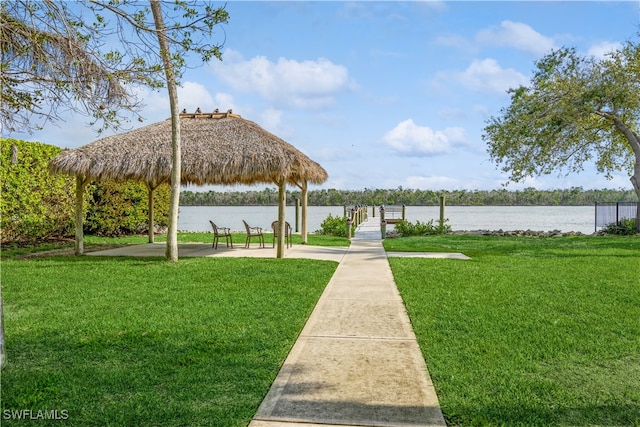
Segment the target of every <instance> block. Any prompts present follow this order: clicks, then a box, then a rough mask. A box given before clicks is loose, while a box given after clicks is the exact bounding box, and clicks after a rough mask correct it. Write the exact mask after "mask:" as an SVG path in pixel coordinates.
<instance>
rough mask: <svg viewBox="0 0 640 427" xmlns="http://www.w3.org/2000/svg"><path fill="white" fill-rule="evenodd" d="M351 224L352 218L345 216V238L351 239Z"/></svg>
mask: <svg viewBox="0 0 640 427" xmlns="http://www.w3.org/2000/svg"><path fill="white" fill-rule="evenodd" d="M351 224H353V220H352V219H351V218H347V239H351Z"/></svg>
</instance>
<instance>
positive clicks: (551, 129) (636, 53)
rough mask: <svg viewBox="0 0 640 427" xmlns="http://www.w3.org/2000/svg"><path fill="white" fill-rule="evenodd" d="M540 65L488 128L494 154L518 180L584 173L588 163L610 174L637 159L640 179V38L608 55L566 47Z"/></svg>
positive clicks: (625, 168)
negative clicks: (600, 57)
mask: <svg viewBox="0 0 640 427" xmlns="http://www.w3.org/2000/svg"><path fill="white" fill-rule="evenodd" d="M535 65H536V71H535V73H534V75H533V78H532V80H531V84H530V85H529V86H528V87H525V86H521V87H519V88H517V89H512V90H510V93H511V104H510V105H509V106H508V107H506V108H503V109H502V110H501V111H500V114H499V115H498V116H497V117H492V118H490V119H489V121H488V123H487V126H486V127H485V129H484V135H483V139H484V140H485V142H487V144H488V150H489V154H490V156H491V159H492V160H493V161H494V162H496V163H497V164H499V165H501V167H502V170H503V171H504V172H506V173H508V174H509V178H510V179H511V180H512V181H516V182H517V181H521V180H523V179H524V178H526V177H528V176H536V175H544V174H551V173H554V172H556V171H563V170H564V171H565V172H567V174H568V173H573V172H579V171H580V170H582V168H583V165H584V164H585V163H586V162H594V163H595V165H596V166H597V168H598V170H599V171H600V172H602V173H605V174H607V175H608V176H610V174H611V173H612V172H614V171H621V170H622V171H629V172H631V171H633V170H634V164H635V173H633V172H632V175H635V179H636V180H640V142H639V139H638V125H639V123H640V47H639V45H638V44H637V43H633V42H627V43H626V44H625V45H624V46H623V47H622V48H621V49H619V50H617V51H615V52H612V53H610V54H609V55H608V56H606V57H605V58H604V59H597V58H594V57H590V56H583V55H580V54H578V53H577V52H576V50H575V49H573V48H563V49H559V50H556V51H553V52H551V53H549V54H548V55H546V56H545V57H544V58H542V59H541V60H539V61H538V62H537V63H536V64H535ZM632 180H633V178H632ZM635 188H636V191H637V192H638V194H639V195H640V188H639V187H637V186H635Z"/></svg>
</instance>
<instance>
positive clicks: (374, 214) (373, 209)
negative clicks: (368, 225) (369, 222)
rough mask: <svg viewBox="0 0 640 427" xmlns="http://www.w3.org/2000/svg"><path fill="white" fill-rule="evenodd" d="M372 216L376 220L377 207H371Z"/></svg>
mask: <svg viewBox="0 0 640 427" xmlns="http://www.w3.org/2000/svg"><path fill="white" fill-rule="evenodd" d="M371 215H372V216H373V217H374V218H375V217H376V206H375V205H373V206H371Z"/></svg>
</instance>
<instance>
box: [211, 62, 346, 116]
mask: <svg viewBox="0 0 640 427" xmlns="http://www.w3.org/2000/svg"><path fill="white" fill-rule="evenodd" d="M212 68H213V71H214V72H215V73H216V75H217V76H218V77H219V78H220V79H222V80H224V81H225V82H226V83H228V84H229V85H230V86H231V87H232V88H233V89H235V90H239V91H243V92H257V93H258V94H260V95H261V96H262V97H263V98H265V99H266V100H268V101H270V102H273V103H276V104H279V105H286V106H291V107H295V108H303V109H307V108H308V109H314V108H323V107H327V106H329V105H331V104H333V102H334V95H335V94H337V93H339V92H341V91H344V90H351V89H353V88H354V84H353V82H352V81H351V80H350V78H349V72H348V70H347V68H346V67H344V66H342V65H338V64H334V63H332V62H331V61H329V60H328V59H326V58H318V59H316V60H313V61H312V60H306V61H301V62H300V61H296V60H295V59H286V58H279V59H278V61H277V62H272V61H270V60H269V59H267V58H266V57H264V56H256V57H254V58H252V59H250V60H245V59H244V58H243V57H242V55H240V54H239V53H238V52H235V51H233V50H227V51H226V52H225V61H224V62H219V61H215V62H213V63H212Z"/></svg>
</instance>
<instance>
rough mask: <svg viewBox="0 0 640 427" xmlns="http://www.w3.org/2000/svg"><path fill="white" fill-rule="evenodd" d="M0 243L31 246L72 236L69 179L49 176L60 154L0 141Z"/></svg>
mask: <svg viewBox="0 0 640 427" xmlns="http://www.w3.org/2000/svg"><path fill="white" fill-rule="evenodd" d="M0 143H1V144H0V146H1V155H0V162H1V164H0V182H1V183H2V189H1V192H2V197H0V217H1V219H0V233H1V238H2V239H1V240H2V243H8V242H15V243H25V244H26V243H33V242H37V241H42V240H51V239H59V238H64V237H69V236H71V235H73V215H74V213H73V212H74V210H73V206H74V188H75V181H74V179H73V178H72V177H69V176H62V175H52V174H50V173H49V169H48V166H49V160H51V159H52V158H53V157H54V156H55V155H56V154H58V153H59V152H60V151H62V150H61V149H60V148H59V147H56V146H53V145H47V144H41V143H38V142H28V141H21V140H17V139H6V138H0Z"/></svg>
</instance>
